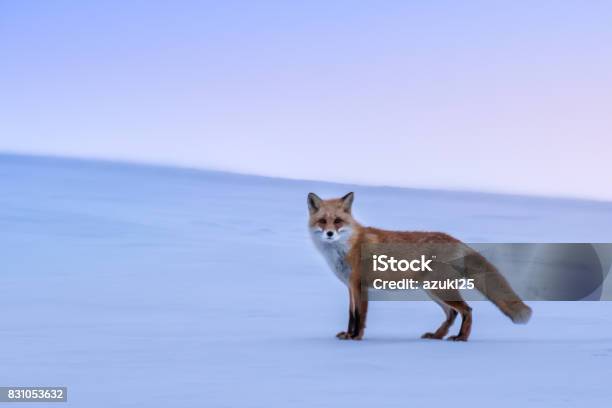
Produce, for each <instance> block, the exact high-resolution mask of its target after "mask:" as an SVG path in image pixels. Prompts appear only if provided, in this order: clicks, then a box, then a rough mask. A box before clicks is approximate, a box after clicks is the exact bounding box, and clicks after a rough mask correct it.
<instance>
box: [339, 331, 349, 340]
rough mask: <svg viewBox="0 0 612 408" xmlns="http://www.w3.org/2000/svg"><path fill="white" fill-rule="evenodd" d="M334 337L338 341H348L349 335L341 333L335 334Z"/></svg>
mask: <svg viewBox="0 0 612 408" xmlns="http://www.w3.org/2000/svg"><path fill="white" fill-rule="evenodd" d="M336 337H337V338H339V339H340V340H348V339H350V338H351V337H350V335H349V334H348V333H347V332H345V331H341V332H340V333H338V334H336Z"/></svg>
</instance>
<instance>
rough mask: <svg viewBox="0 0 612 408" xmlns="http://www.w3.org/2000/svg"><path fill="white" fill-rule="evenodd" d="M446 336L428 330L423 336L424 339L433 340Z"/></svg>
mask: <svg viewBox="0 0 612 408" xmlns="http://www.w3.org/2000/svg"><path fill="white" fill-rule="evenodd" d="M442 337H444V336H439V335H437V334H436V333H430V332H427V333H425V334H424V335H422V336H421V338H422V339H433V340H441V339H442Z"/></svg>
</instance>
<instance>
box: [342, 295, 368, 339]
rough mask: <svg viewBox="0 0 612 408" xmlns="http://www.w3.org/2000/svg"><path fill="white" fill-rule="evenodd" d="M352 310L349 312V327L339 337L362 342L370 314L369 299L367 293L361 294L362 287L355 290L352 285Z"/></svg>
mask: <svg viewBox="0 0 612 408" xmlns="http://www.w3.org/2000/svg"><path fill="white" fill-rule="evenodd" d="M349 296H350V299H351V301H350V304H351V307H350V310H349V325H348V330H347V331H346V332H340V333H338V334H337V337H338V338H340V339H343V340H349V339H350V340H361V339H362V338H363V333H364V330H365V322H366V316H367V314H368V299H367V292H366V293H365V294H362V293H361V285H360V284H359V287H358V288H355V287H354V286H353V285H351V290H350V291H349Z"/></svg>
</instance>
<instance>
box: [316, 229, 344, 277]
mask: <svg viewBox="0 0 612 408" xmlns="http://www.w3.org/2000/svg"><path fill="white" fill-rule="evenodd" d="M315 245H316V247H317V249H318V250H319V252H321V254H322V255H323V258H325V260H326V261H327V263H328V264H329V267H330V268H331V270H332V271H333V272H334V274H335V275H336V276H337V277H338V279H340V280H341V281H342V282H343V283H344V284H345V285H348V280H349V276H350V274H351V266H350V265H349V264H348V262H347V261H346V254H347V253H348V250H349V247H348V242H347V241H346V240H338V241H335V242H329V243H328V242H321V241H320V240H316V239H315Z"/></svg>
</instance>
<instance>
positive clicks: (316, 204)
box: [307, 193, 323, 214]
mask: <svg viewBox="0 0 612 408" xmlns="http://www.w3.org/2000/svg"><path fill="white" fill-rule="evenodd" d="M307 201H308V211H309V212H310V213H311V214H314V213H316V212H317V211H319V208H321V201H323V200H321V197H319V196H318V195H316V194H315V193H308V200H307Z"/></svg>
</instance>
